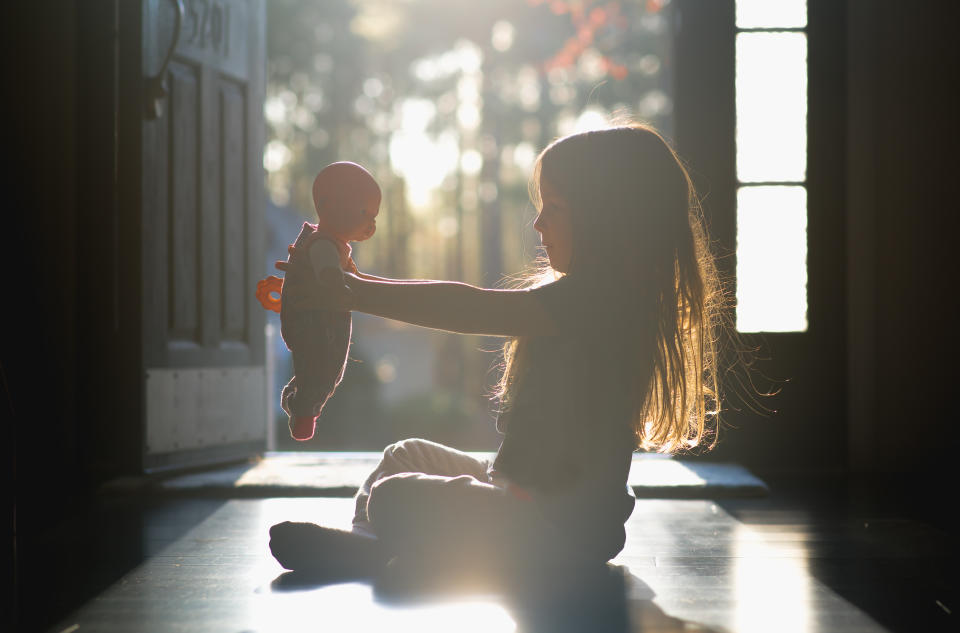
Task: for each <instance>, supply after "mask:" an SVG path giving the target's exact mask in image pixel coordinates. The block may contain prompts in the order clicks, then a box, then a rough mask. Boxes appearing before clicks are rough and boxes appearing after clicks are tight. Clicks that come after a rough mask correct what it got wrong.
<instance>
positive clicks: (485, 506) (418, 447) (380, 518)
mask: <svg viewBox="0 0 960 633" xmlns="http://www.w3.org/2000/svg"><path fill="white" fill-rule="evenodd" d="M489 468H490V464H489V462H488V461H487V460H480V459H476V458H474V457H472V456H470V455H467V454H466V453H462V452H460V451H457V450H455V449H452V448H449V447H447V446H443V445H441V444H437V443H434V442H430V441H427V440H420V439H409V440H403V441H401V442H397V443H396V444H392V445H390V446H388V447H387V448H386V449H385V450H384V452H383V459H382V460H381V462H380V464H379V465H378V466H377V468H376V469H375V470H374V471H373V473H371V474H370V476H369V477H368V478H367V480H366V481H365V482H364V484H363V486H362V487H361V488H360V490H359V491H358V492H357V496H356V514H355V516H354V520H353V523H354V527H355V529H358V530H361V531H367V532H370V533H373V534H374V535H376V536H377V538H379V539H380V540H381V542H383V543H384V544H385V545H386V547H387V549H388V551H390V552H391V553H392V554H394V555H397V556H400V557H401V558H406V557H410V558H413V559H415V560H417V561H418V562H419V563H421V564H426V565H428V566H431V567H433V566H434V565H436V566H437V568H450V567H452V566H456V567H461V566H467V567H469V568H470V569H473V570H481V571H490V572H494V573H497V572H511V571H516V570H517V569H518V568H524V569H530V568H538V569H543V568H549V567H553V566H557V565H562V566H569V565H582V564H584V563H587V564H591V563H603V562H605V561H606V560H607V557H604V558H603V560H584V559H582V558H580V557H578V556H577V554H576V550H577V549H578V548H576V547H573V546H572V544H571V543H570V542H569V541H568V540H567V539H565V538H564V534H563V532H562V530H561V529H560V528H559V527H558V526H556V525H554V524H553V523H551V522H549V521H547V520H546V519H545V518H544V517H543V516H542V514H541V512H540V510H539V508H538V506H537V504H536V502H535V501H534V500H532V499H530V498H524V496H522V495H517V494H514V493H513V492H511V491H509V490H508V489H507V488H506V487H504V486H503V485H496V484H495V483H494V482H493V481H491V478H490V475H489Z"/></svg>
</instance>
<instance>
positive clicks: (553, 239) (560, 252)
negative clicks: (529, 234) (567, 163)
mask: <svg viewBox="0 0 960 633" xmlns="http://www.w3.org/2000/svg"><path fill="white" fill-rule="evenodd" d="M540 201H541V204H542V206H541V207H540V213H538V214H537V219H536V220H535V221H534V223H533V228H534V229H536V230H537V232H538V233H539V234H540V243H541V244H542V245H543V246H544V248H545V249H546V251H547V257H549V258H550V266H551V267H552V268H553V269H554V270H556V271H557V272H561V273H568V272H570V261H571V259H573V221H572V216H571V211H570V206H569V205H568V204H567V202H566V201H565V200H564V199H563V198H561V197H560V194H558V193H557V191H556V189H554V188H553V186H552V185H551V184H550V182H549V181H548V180H547V179H546V178H543V177H542V176H541V178H540Z"/></svg>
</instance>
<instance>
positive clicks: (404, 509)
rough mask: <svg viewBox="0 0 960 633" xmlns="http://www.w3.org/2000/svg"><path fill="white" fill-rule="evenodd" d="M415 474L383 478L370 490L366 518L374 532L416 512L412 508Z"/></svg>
mask: <svg viewBox="0 0 960 633" xmlns="http://www.w3.org/2000/svg"><path fill="white" fill-rule="evenodd" d="M416 479H417V474H415V473H400V474H397V475H391V476H389V477H384V478H383V479H381V480H380V481H378V482H376V483H375V484H373V486H372V487H371V488H370V498H369V499H368V501H367V517H368V518H369V520H370V523H371V524H372V525H373V528H374V531H376V532H378V533H379V532H380V531H381V530H382V529H383V528H385V527H387V526H389V525H394V524H396V523H397V522H398V521H399V520H400V519H401V518H402V517H403V516H404V515H405V514H409V513H410V512H418V510H417V509H416V508H415V507H414V506H415V503H414V495H413V492H414V488H415V487H416V486H415V482H416Z"/></svg>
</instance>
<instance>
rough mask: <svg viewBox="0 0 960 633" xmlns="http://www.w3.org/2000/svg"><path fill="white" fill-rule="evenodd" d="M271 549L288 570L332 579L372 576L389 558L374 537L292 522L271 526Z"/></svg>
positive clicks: (312, 524) (356, 532)
mask: <svg viewBox="0 0 960 633" xmlns="http://www.w3.org/2000/svg"><path fill="white" fill-rule="evenodd" d="M270 551H271V552H272V553H273V556H274V558H276V559H277V561H278V562H279V563H280V564H281V565H282V566H283V567H284V568H285V569H291V570H294V571H298V572H305V573H309V574H312V575H313V574H316V575H323V576H325V577H331V578H334V577H343V578H361V577H370V576H373V575H375V574H376V573H378V572H379V571H380V570H381V569H383V567H384V565H386V563H387V560H388V557H387V555H386V553H385V552H384V551H383V545H382V544H381V543H380V541H379V540H378V539H377V538H376V537H375V536H371V535H369V534H364V533H362V532H358V531H353V532H348V531H346V530H338V529H336V528H328V527H323V526H320V525H316V524H314V523H294V522H291V521H284V522H283V523H278V524H276V525H274V526H273V527H271V528H270Z"/></svg>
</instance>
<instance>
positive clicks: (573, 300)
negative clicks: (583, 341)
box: [529, 275, 612, 334]
mask: <svg viewBox="0 0 960 633" xmlns="http://www.w3.org/2000/svg"><path fill="white" fill-rule="evenodd" d="M529 292H530V294H531V296H533V297H535V298H536V299H537V300H538V301H539V302H540V304H541V306H542V307H543V308H544V310H545V311H546V312H547V314H549V315H550V316H551V318H553V319H554V322H555V323H556V325H557V326H558V328H559V330H560V332H561V333H562V334H584V333H591V332H595V331H596V330H597V329H598V328H600V327H602V326H603V323H604V322H605V320H606V317H608V316H610V315H609V313H608V312H606V310H608V309H609V308H610V307H612V302H611V300H610V296H609V295H610V292H609V290H606V289H604V288H603V285H602V284H600V283H596V282H594V281H592V280H591V279H589V278H587V277H578V276H575V275H565V276H564V277H561V278H560V279H557V280H556V281H551V282H549V283H546V284H544V285H542V286H538V287H536V288H531V289H530V291H529Z"/></svg>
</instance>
